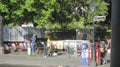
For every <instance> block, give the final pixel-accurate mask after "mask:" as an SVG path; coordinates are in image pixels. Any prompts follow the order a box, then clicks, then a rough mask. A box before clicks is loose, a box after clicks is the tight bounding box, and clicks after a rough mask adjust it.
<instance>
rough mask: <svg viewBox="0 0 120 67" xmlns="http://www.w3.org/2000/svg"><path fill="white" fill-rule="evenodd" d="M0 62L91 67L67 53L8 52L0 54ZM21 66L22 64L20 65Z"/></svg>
mask: <svg viewBox="0 0 120 67" xmlns="http://www.w3.org/2000/svg"><path fill="white" fill-rule="evenodd" d="M0 64H8V65H9V64H10V65H24V66H33V67H34V66H38V67H59V66H61V67H62V66H63V67H91V66H82V65H80V57H74V56H70V57H68V56H67V55H60V56H55V57H47V58H45V57H44V56H39V55H36V56H28V55H27V54H26V53H25V54H24V55H22V54H18V55H14V54H9V55H6V54H4V55H2V56H0ZM109 65H110V64H106V65H101V66H98V67H110V66H109ZM21 67H22V66H21Z"/></svg>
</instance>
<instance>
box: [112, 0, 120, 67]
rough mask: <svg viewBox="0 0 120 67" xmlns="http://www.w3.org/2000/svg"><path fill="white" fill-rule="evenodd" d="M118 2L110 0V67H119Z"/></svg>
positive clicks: (119, 5) (119, 17)
mask: <svg viewBox="0 0 120 67" xmlns="http://www.w3.org/2000/svg"><path fill="white" fill-rule="evenodd" d="M119 58H120V0H112V45H111V64H110V67H120V59H119Z"/></svg>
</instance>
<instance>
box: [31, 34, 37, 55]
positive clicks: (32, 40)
mask: <svg viewBox="0 0 120 67" xmlns="http://www.w3.org/2000/svg"><path fill="white" fill-rule="evenodd" d="M30 41H31V48H32V55H34V53H35V44H36V35H35V34H33V36H32V37H31V39H30Z"/></svg>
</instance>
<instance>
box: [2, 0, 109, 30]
mask: <svg viewBox="0 0 120 67" xmlns="http://www.w3.org/2000/svg"><path fill="white" fill-rule="evenodd" d="M95 3H96V6H97V7H96V12H95V13H94V15H105V16H107V15H108V12H107V11H108V7H107V6H108V5H109V4H108V3H106V2H105V1H104V0H95ZM90 4H91V0H0V13H1V15H2V16H3V17H4V22H6V24H9V25H10V26H11V25H21V24H23V23H24V22H27V23H28V22H30V21H32V23H33V24H35V25H36V27H37V28H42V27H45V28H47V29H48V28H49V29H63V28H64V29H76V28H86V26H85V25H84V23H85V22H91V21H92V12H91V11H90V10H89V8H90V6H89V5H90Z"/></svg>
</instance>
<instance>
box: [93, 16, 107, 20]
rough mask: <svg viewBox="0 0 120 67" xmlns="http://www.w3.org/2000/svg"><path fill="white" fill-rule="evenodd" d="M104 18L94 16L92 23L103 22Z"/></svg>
mask: <svg viewBox="0 0 120 67" xmlns="http://www.w3.org/2000/svg"><path fill="white" fill-rule="evenodd" d="M105 20H106V16H94V18H93V21H105Z"/></svg>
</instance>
